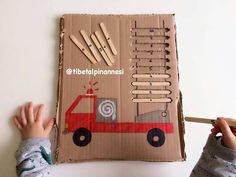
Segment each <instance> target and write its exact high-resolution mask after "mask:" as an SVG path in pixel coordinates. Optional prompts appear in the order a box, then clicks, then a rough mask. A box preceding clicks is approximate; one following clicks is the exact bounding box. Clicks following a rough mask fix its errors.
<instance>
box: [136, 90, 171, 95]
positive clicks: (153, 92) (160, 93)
mask: <svg viewBox="0 0 236 177" xmlns="http://www.w3.org/2000/svg"><path fill="white" fill-rule="evenodd" d="M170 93H171V91H170V90H132V94H137V95H138V94H140V95H146V94H154V95H168V94H170Z"/></svg>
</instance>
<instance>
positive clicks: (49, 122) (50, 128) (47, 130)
mask: <svg viewBox="0 0 236 177" xmlns="http://www.w3.org/2000/svg"><path fill="white" fill-rule="evenodd" d="M53 125H54V118H51V119H50V120H49V121H48V122H47V124H46V126H45V128H44V130H45V132H46V134H47V135H49V133H50V131H51V130H52V127H53Z"/></svg>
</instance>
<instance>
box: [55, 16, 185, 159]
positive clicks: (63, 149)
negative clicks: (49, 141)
mask: <svg viewBox="0 0 236 177" xmlns="http://www.w3.org/2000/svg"><path fill="white" fill-rule="evenodd" d="M101 22H102V23H104V25H105V26H106V28H107V31H108V33H109V35H110V38H111V40H112V42H113V43H114V46H115V48H116V50H117V55H114V54H112V51H111V49H110V48H109V45H108V42H107V41H106V39H105V36H104V34H103V32H102V30H101V28H100V26H99V24H100V23H101ZM60 29H61V31H60V53H59V54H60V62H59V82H58V83H59V84H58V104H57V125H58V138H57V140H58V141H57V153H56V158H57V162H59V163H60V162H73V161H80V160H92V159H124V160H145V161H177V160H184V159H185V153H184V140H183V134H184V125H183V120H182V119H183V116H182V104H181V102H182V99H181V95H180V91H179V87H178V60H177V49H176V36H175V35H176V31H175V22H174V15H172V14H169V15H154V14H152V15H82V14H66V15H64V16H63V17H62V18H61V23H60ZM80 30H84V31H85V32H86V34H87V35H88V37H90V35H92V34H93V33H94V32H95V31H98V32H99V33H100V34H101V36H102V38H103V40H104V41H105V43H106V45H107V49H108V50H107V51H108V52H110V54H109V55H107V56H108V57H109V56H110V57H111V56H112V57H113V58H114V63H112V64H113V65H112V66H108V65H107V64H106V62H105V61H104V59H103V57H102V55H100V54H99V55H100V57H101V58H102V60H101V61H100V62H97V63H94V64H92V63H91V62H90V61H89V60H88V58H87V57H86V55H84V54H83V52H84V50H83V51H81V50H80V49H79V48H78V47H77V46H76V45H75V44H74V43H73V42H72V40H71V39H70V37H69V36H70V35H74V36H75V37H76V38H77V40H78V41H79V42H80V43H81V44H82V46H83V47H84V49H85V50H87V51H88V52H89V53H90V54H91V55H92V56H94V55H93V54H92V52H91V51H90V49H89V47H88V46H87V44H86V42H85V40H84V38H83V37H82V35H81V33H80ZM90 40H91V38H90ZM91 41H92V40H91ZM92 45H94V43H93V42H92ZM95 48H96V46H95ZM97 52H98V50H97ZM94 57H95V56H94ZM68 69H72V70H70V72H69V70H68ZM86 69H87V70H88V69H90V70H92V69H94V70H97V69H99V70H120V71H119V72H121V73H123V74H119V75H115V74H109V75H99V74H98V75H96V76H94V75H89V74H87V75H86V74H84V75H83V74H78V72H79V71H78V70H86ZM68 73H70V74H68ZM133 74H165V75H168V76H170V77H169V78H154V77H151V78H133V77H132V76H133ZM134 82H138V83H141V84H143V83H148V85H139V86H136V85H135V83H134ZM156 82H167V83H169V84H170V85H168V86H156V85H155V83H156ZM88 89H93V94H91V93H90V94H86V93H87V90H88ZM132 90H141V91H143V90H148V91H150V90H151V91H160V90H170V91H171V92H170V94H165V95H160V94H153V93H154V92H150V93H149V94H138V95H137V94H132ZM163 98H169V99H171V102H170V103H157V102H155V100H157V99H158V100H159V99H163ZM135 99H138V100H140V99H141V100H142V101H143V100H144V99H148V100H149V101H151V102H146V101H145V102H138V103H137V102H134V100H135ZM75 100H77V102H76V101H75ZM77 103H78V104H77ZM105 103H106V104H105ZM72 105H76V107H75V109H74V110H73V111H71V112H70V111H69V112H70V113H68V110H69V108H70V107H71V106H72ZM104 105H106V106H108V107H107V108H105V107H102V106H104ZM109 106H111V107H112V108H113V111H114V114H112V115H109V116H108V115H105V114H102V113H101V111H109ZM111 107H110V108H111ZM103 108H105V109H104V110H103ZM104 115H105V117H104ZM76 116H77V117H76ZM80 128H86V131H89V132H90V133H91V134H89V133H88V132H85V134H84V135H83V136H82V135H81V134H80V133H83V132H84V130H83V131H82V130H81V129H80ZM78 129H79V130H80V131H77V130H78ZM151 129H155V131H154V132H160V131H161V133H160V134H158V136H156V139H152V135H153V134H152V132H149V131H150V130H151ZM76 131H77V132H80V133H79V134H77V135H75V134H76V133H75V132H76ZM162 135H163V136H162ZM148 136H151V141H154V145H152V144H150V143H149V142H148V140H147V139H148ZM153 136H154V135H153ZM86 137H90V138H87V139H86ZM75 138H76V140H74V139H75ZM79 138H82V139H80V140H79V141H80V142H82V143H84V142H85V141H86V140H88V139H89V141H88V142H87V143H86V145H83V146H82V145H78V144H77V145H76V143H75V142H74V141H77V140H78V139H79ZM83 138H85V139H83ZM162 140H163V142H162V143H161V144H159V145H158V143H157V142H159V143H160V142H161V141H162Z"/></svg>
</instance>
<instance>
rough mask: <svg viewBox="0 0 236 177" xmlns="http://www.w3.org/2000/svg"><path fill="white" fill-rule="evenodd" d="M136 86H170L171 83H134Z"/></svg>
mask: <svg viewBox="0 0 236 177" xmlns="http://www.w3.org/2000/svg"><path fill="white" fill-rule="evenodd" d="M132 85H135V86H170V82H132Z"/></svg>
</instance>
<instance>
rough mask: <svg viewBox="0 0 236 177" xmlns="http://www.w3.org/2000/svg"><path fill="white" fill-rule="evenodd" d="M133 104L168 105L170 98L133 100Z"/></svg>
mask: <svg viewBox="0 0 236 177" xmlns="http://www.w3.org/2000/svg"><path fill="white" fill-rule="evenodd" d="M132 101H133V102H135V103H170V102H171V101H172V100H171V98H133V99H132Z"/></svg>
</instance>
